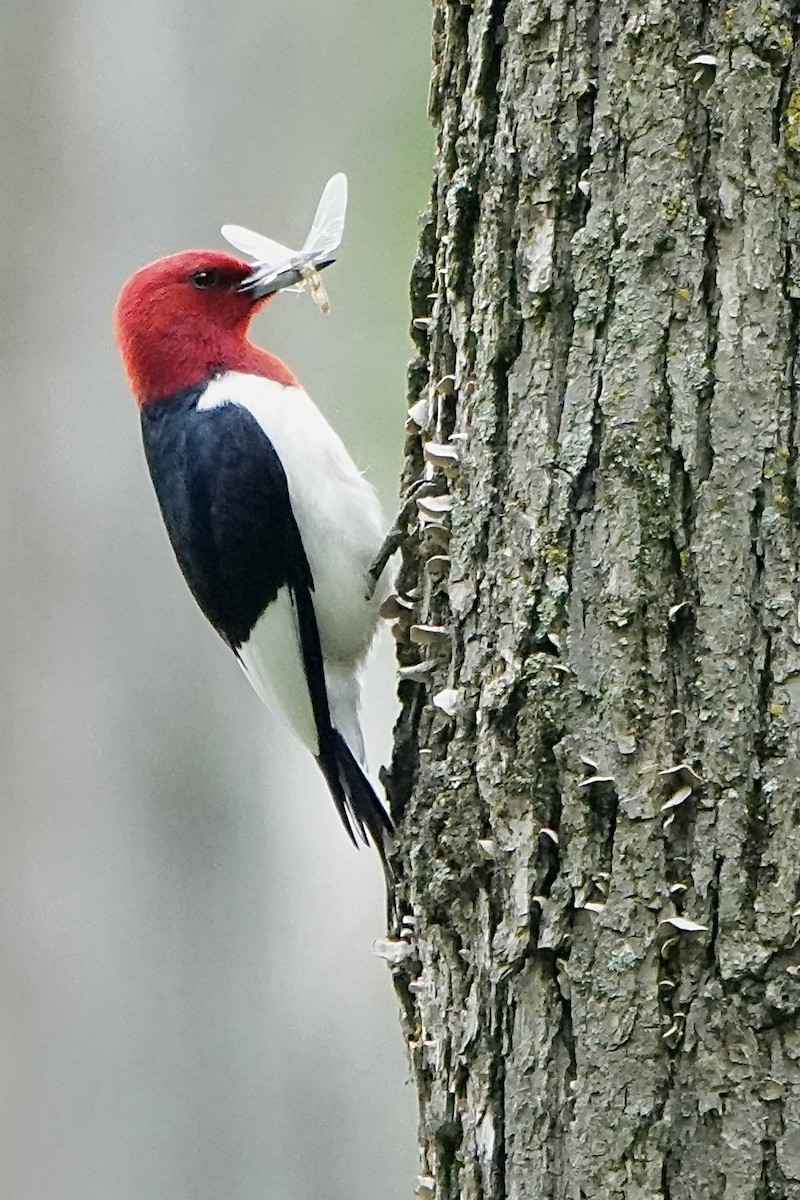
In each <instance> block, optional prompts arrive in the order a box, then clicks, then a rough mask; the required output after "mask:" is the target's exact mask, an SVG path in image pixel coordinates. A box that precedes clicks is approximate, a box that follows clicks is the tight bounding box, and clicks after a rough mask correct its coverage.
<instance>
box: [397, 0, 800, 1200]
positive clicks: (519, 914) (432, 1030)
mask: <svg viewBox="0 0 800 1200" xmlns="http://www.w3.org/2000/svg"><path fill="white" fill-rule="evenodd" d="M799 36H800V22H799V20H798V14H797V12H796V10H795V9H794V8H793V7H792V5H790V4H789V3H788V0H761V2H759V0H733V2H729V3H715V2H714V0H702V2H696V0H690V2H685V3H684V2H681V3H677V2H667V0H640V2H636V0H609V2H608V3H600V0H573V2H571V3H568V2H567V0H508V2H507V3H506V2H504V0H475V2H474V3H455V2H450V0H436V3H435V6H434V75H433V82H432V88H431V115H432V119H433V121H434V124H435V126H436V129H437V134H438V140H437V152H436V166H435V176H434V184H433V192H432V197H431V203H430V207H429V210H428V212H427V213H426V216H425V219H424V224H423V228H422V232H421V239H420V250H419V256H418V259H417V262H416V265H415V268H414V274H413V280H412V305H413V318H414V323H413V326H412V332H413V336H414V337H415V339H416V343H417V347H418V357H417V358H416V360H415V361H414V363H413V364H412V367H411V371H410V404H411V409H410V420H409V431H410V432H409V436H408V441H407V453H406V461H405V470H404V482H405V485H406V487H407V488H408V487H410V486H411V485H412V484H413V483H415V482H416V481H418V480H419V479H420V478H423V477H424V478H427V479H428V480H429V481H433V482H435V483H438V484H439V488H440V492H441V498H440V500H439V502H438V507H437V504H436V503H434V504H433V505H431V504H430V502H426V501H420V514H419V522H418V525H417V526H416V527H415V529H414V531H413V533H412V536H411V537H410V538H409V541H408V544H407V545H406V547H405V552H404V559H403V564H402V568H401V571H400V574H399V578H398V590H399V592H400V594H401V595H402V596H404V597H406V599H407V600H408V601H410V602H411V603H410V605H409V606H408V616H407V617H403V618H402V619H401V620H400V621H398V624H397V629H396V633H397V638H398V647H399V657H400V664H401V682H400V698H401V702H402V710H401V714H400V718H399V721H398V726H397V730H396V744H395V754H394V760H393V764H392V770H391V774H390V776H389V779H388V784H389V791H390V795H391V798H392V803H393V808H394V811H395V815H396V816H397V818H398V822H399V830H400V850H399V853H398V860H397V869H398V883H397V889H396V892H397V902H398V906H399V911H400V912H401V913H402V914H404V915H405V918H406V923H405V926H404V929H405V933H404V937H405V939H406V941H407V942H408V953H406V954H403V955H399V956H398V961H396V963H395V965H394V967H393V971H394V976H395V982H396V986H397V989H398V994H399V995H400V997H401V1000H402V1011H403V1020H404V1027H405V1031H406V1035H407V1038H408V1041H409V1047H410V1054H411V1061H412V1065H413V1069H414V1076H415V1080H416V1084H417V1088H418V1091H419V1099H420V1143H421V1153H422V1162H423V1165H422V1168H421V1170H422V1176H421V1182H420V1189H421V1190H420V1194H421V1195H429V1196H434V1195H435V1196H436V1197H439V1198H441V1200H451V1198H452V1200H454V1198H455V1197H459V1198H462V1197H463V1198H467V1197H469V1198H470V1200H472V1198H475V1200H477V1198H479V1197H483V1198H489V1197H498V1198H503V1197H508V1198H509V1200H512V1198H513V1200H529V1198H530V1200H533V1197H537V1198H541V1197H554V1198H555V1197H559V1198H560V1197H564V1198H565V1200H566V1198H567V1197H569V1198H573V1197H580V1196H586V1197H612V1196H613V1197H625V1198H626V1200H627V1198H631V1200H632V1198H634V1197H635V1198H636V1200H643V1198H645V1197H647V1198H650V1197H653V1198H655V1197H663V1198H665V1200H666V1198H667V1197H669V1198H670V1200H684V1198H685V1200H690V1198H691V1200H697V1198H698V1197H718V1196H719V1197H721V1196H724V1197H726V1200H734V1198H737V1200H738V1198H739V1197H757V1198H758V1200H766V1198H767V1197H775V1198H777V1197H798V1196H800V1018H799V1016H798V1013H799V1012H800V1008H799V1007H798V1006H799V1002H800V943H799V942H798V936H799V935H800V909H798V901H800V617H799V614H798V601H800V581H799V580H798V576H799V575H800V554H799V553H798V548H799V546H800V526H799V524H798V522H799V521H800V502H799V498H798V490H797V456H798V429H797V387H798V344H799V335H800V271H799V269H798V259H797V240H798V231H799V230H800V154H798V151H797V145H796V141H797V139H796V137H795V133H796V130H795V125H796V112H795V108H796V103H795V100H796V97H797V95H798V93H799V92H800V69H798V56H799V55H800V44H799V43H798V37H799Z"/></svg>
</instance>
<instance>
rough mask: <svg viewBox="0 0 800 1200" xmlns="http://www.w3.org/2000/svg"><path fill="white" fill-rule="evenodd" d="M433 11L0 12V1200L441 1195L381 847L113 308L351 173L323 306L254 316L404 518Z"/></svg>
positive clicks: (272, 6) (197, 5) (373, 741)
mask: <svg viewBox="0 0 800 1200" xmlns="http://www.w3.org/2000/svg"><path fill="white" fill-rule="evenodd" d="M428 27H429V12H428V9H427V6H425V5H423V4H419V3H399V2H397V0H338V2H337V3H331V0H292V3H283V4H278V3H276V2H275V0H266V2H265V0H257V2H256V0H247V2H242V3H237V4H230V5H222V4H218V3H212V2H211V0H192V3H191V4H189V3H175V2H174V0H141V2H138V3H137V4H135V5H134V4H122V3H109V2H108V0H106V2H105V3H102V2H101V0H83V2H81V0H70V2H69V3H56V2H55V0H51V2H50V3H46V2H45V3H39V4H27V3H23V0H11V2H10V3H9V2H8V0H7V3H6V4H5V5H4V6H3V14H2V17H1V18H0V31H1V32H2V37H0V93H1V100H0V102H1V104H2V108H1V109H0V111H2V114H3V119H2V125H1V126H0V155H1V156H2V171H0V211H1V212H2V215H3V217H4V220H3V222H2V240H3V265H4V287H3V289H2V314H3V319H2V322H1V323H0V339H2V341H1V343H0V346H1V349H0V354H1V355H2V371H3V381H4V385H3V396H2V418H3V420H2V440H1V441H0V488H2V504H1V505H0V564H2V568H1V574H0V596H1V602H2V613H3V621H2V625H0V639H1V640H0V649H1V651H2V672H1V673H0V688H2V696H1V697H0V706H1V707H0V714H1V715H2V720H1V721H0V745H1V753H0V1196H1V1197H2V1200H11V1198H13V1200H50V1198H54V1200H55V1198H57V1200H79V1198H80V1200H101V1198H102V1200H134V1198H135V1200H144V1198H148V1200H149V1198H153V1200H212V1198H213V1200H254V1198H256V1197H269V1198H270V1200H289V1198H292V1200H293V1198H295V1197H297V1198H300V1197H302V1198H303V1200H308V1198H311V1197H326V1198H330V1200H337V1198H338V1197H342V1198H343V1200H344V1198H345V1197H347V1200H360V1198H361V1197H363V1198H364V1200H367V1198H368V1197H369V1198H370V1200H373V1198H376V1197H380V1198H381V1200H392V1198H393V1197H400V1196H408V1195H410V1194H411V1191H412V1189H413V1176H414V1171H415V1165H416V1154H415V1149H416V1147H415V1143H416V1138H415V1134H414V1114H413V1098H412V1091H411V1089H410V1087H409V1086H408V1084H407V1083H406V1082H405V1080H406V1076H407V1072H406V1064H405V1056H404V1050H403V1046H402V1039H401V1035H400V1032H399V1028H398V1025H397V1020H396V1013H395V1002H394V998H393V994H392V992H391V987H390V983H389V979H388V975H387V974H386V971H385V968H384V965H383V964H382V963H380V962H379V961H378V960H377V959H374V958H373V956H372V955H371V953H370V943H371V941H372V939H373V938H374V937H376V936H379V935H380V934H381V933H382V931H383V925H382V920H383V903H382V883H381V877H380V870H379V867H378V864H377V861H376V860H375V858H374V856H371V855H370V854H368V853H366V852H363V851H362V852H361V853H356V852H355V851H353V850H352V848H351V847H350V846H349V845H348V843H347V841H346V839H345V836H344V833H343V831H342V830H341V828H340V827H339V826H338V822H337V818H336V815H335V813H334V811H333V807H332V805H331V803H330V801H329V799H328V797H327V795H326V793H325V789H324V785H323V783H322V782H321V779H320V778H318V776H317V774H316V770H315V768H314V767H313V764H311V763H309V762H307V761H306V760H305V759H304V758H303V757H302V755H301V754H298V753H295V750H294V747H293V746H292V745H291V743H290V741H289V739H288V736H287V735H285V734H284V732H283V731H282V730H281V729H280V728H279V727H276V726H274V725H273V723H272V722H271V720H270V718H269V716H268V714H267V713H266V712H265V710H264V709H262V708H261V706H260V705H259V704H258V702H257V700H256V698H255V696H254V695H253V694H252V693H251V692H250V690H249V688H248V686H247V684H246V682H245V680H244V678H243V676H240V674H239V672H238V671H237V669H236V667H235V664H234V662H233V661H232V659H231V657H230V655H229V654H228V653H227V651H226V650H225V648H224V647H223V646H222V644H221V643H219V642H218V641H217V640H216V639H215V637H214V635H213V634H212V633H211V631H210V630H209V629H208V628H207V627H206V626H205V625H204V622H203V619H202V618H201V616H200V615H199V613H198V612H197V611H196V610H195V608H194V605H193V602H192V600H191V597H190V596H189V593H188V591H187V590H186V588H185V586H184V585H183V582H182V580H181V579H180V576H179V574H178V571H177V568H176V567H175V565H174V563H173V561H172V558H171V554H170V552H169V549H168V546H167V544H166V539H165V535H164V533H163V530H162V528H161V523H160V518H159V516H158V513H157V510H156V505H155V501H154V498H153V496H152V494H151V488H150V484H149V481H148V479H147V476H146V471H145V467H144V462H143V458H142V453H141V447H140V442H139V431H138V422H137V414H136V410H135V406H134V404H133V402H132V401H131V399H130V397H129V395H128V394H127V389H126V386H125V383H124V380H123V377H122V372H121V368H120V366H119V363H118V360H117V356H116V352H115V349H114V347H113V345H112V340H111V325H110V320H111V309H112V306H113V303H114V299H115V296H116V293H117V291H118V289H119V287H120V285H121V284H122V282H123V281H124V279H125V278H126V277H127V276H128V275H129V274H130V273H131V272H132V271H133V270H135V269H136V268H137V267H138V266H140V265H141V264H142V263H143V262H145V261H148V260H149V259H152V258H155V257H158V256H159V255H161V254H164V253H170V252H172V251H175V250H179V249H185V248H189V247H192V246H203V245H209V246H216V247H220V248H221V247H222V242H221V239H220V237H219V233H218V229H219V226H220V224H221V223H222V222H223V221H234V222H239V223H242V224H245V225H250V226H252V227H253V228H256V229H259V230H261V231H263V232H264V233H267V234H270V235H272V236H274V237H277V238H278V239H280V240H285V241H287V242H289V243H292V242H299V241H300V240H302V238H303V236H304V235H305V233H306V231H307V228H308V224H309V222H310V220H311V216H312V215H313V211H314V206H315V204H316V201H317V198H318V196H319V193H320V190H321V188H322V185H323V184H324V182H325V180H326V179H327V178H328V176H329V175H331V174H332V173H333V172H334V171H336V170H345V171H346V172H347V173H348V175H349V177H350V184H351V208H350V215H349V222H348V228H347V233H346V242H345V248H344V251H343V255H342V259H341V262H340V263H339V264H338V265H337V267H335V268H334V269H333V270H332V271H330V272H329V273H328V278H327V280H326V282H327V283H328V285H329V290H330V293H331V298H332V302H333V312H332V314H331V316H330V317H329V318H327V319H323V318H322V317H320V316H319V315H318V314H317V312H316V310H315V309H314V307H313V305H312V304H311V303H310V301H309V300H308V298H307V297H294V296H286V297H283V298H281V299H280V300H279V301H277V302H276V303H275V304H274V305H273V306H271V308H270V309H269V310H268V311H267V312H266V313H264V314H263V316H261V317H260V318H259V320H258V324H257V327H256V329H255V336H256V340H259V341H261V342H262V344H266V345H268V346H269V347H270V349H272V350H274V351H276V352H278V353H279V354H281V355H283V356H284V357H285V358H286V359H287V360H288V361H289V362H290V364H291V365H292V366H293V367H294V368H295V370H296V371H297V373H298V374H299V375H300V377H301V379H302V381H303V382H304V383H305V385H306V387H307V388H308V390H309V391H310V393H311V395H312V396H313V397H314V398H315V399H316V401H317V403H318V404H319V405H320V407H321V408H322V409H323V411H324V412H326V414H327V415H328V416H329V418H330V419H331V421H332V422H333V423H334V424H335V425H336V427H337V428H338V429H339V430H340V431H341V432H342V434H343V435H344V436H345V439H346V440H347V441H348V443H349V444H350V446H351V448H352V450H353V453H354V456H355V457H356V459H357V461H359V463H360V464H361V465H363V466H364V467H365V468H366V469H367V470H368V473H369V476H370V478H371V479H372V480H373V481H374V482H375V483H376V484H377V485H378V486H379V488H380V490H381V493H382V496H383V498H384V501H385V505H386V508H387V510H390V509H391V508H392V506H393V494H394V488H395V477H396V473H397V467H398V463H399V456H400V448H401V439H402V424H403V397H404V368H405V362H406V359H407V357H408V354H409V344H408V342H407V340H406V336H405V329H406V327H407V319H408V318H407V301H406V292H407V283H406V281H407V277H408V272H409V268H410V263H411V258H412V255H413V249H414V242H415V234H416V214H417V212H418V210H419V209H420V208H422V206H423V204H424V202H425V198H426V192H427V188H428V177H429V164H430V158H431V145H430V138H429V134H428V129H427V122H426V118H425V104H426V90H427V82H428V73H429V50H428V44H429V28H428ZM379 659H380V662H379V665H378V668H377V669H375V670H373V671H372V672H371V674H370V679H369V683H368V697H367V706H368V710H369V720H368V727H367V734H368V741H369V747H370V757H371V760H372V763H373V766H374V767H377V765H378V763H379V762H380V761H381V759H383V758H385V756H386V753H387V750H388V745H389V738H390V727H391V721H392V717H393V711H394V709H393V705H394V698H393V683H392V678H391V659H390V651H389V649H388V647H385V646H384V649H383V652H382V657H381V656H380V655H379Z"/></svg>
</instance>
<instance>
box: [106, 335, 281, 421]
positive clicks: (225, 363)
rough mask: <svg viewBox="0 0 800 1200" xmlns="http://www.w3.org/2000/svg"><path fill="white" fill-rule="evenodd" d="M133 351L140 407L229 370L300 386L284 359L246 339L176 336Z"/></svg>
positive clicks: (131, 361) (132, 369) (129, 362)
mask: <svg viewBox="0 0 800 1200" xmlns="http://www.w3.org/2000/svg"><path fill="white" fill-rule="evenodd" d="M132 350H133V353H132V354H131V355H130V358H128V360H127V364H126V365H127V366H128V373H129V376H130V380H131V386H132V388H133V391H134V393H135V395H136V397H137V399H138V401H139V406H140V407H144V406H145V405H147V404H153V403H157V402H158V401H160V400H166V399H168V398H169V397H170V396H174V395H176V394H177V393H178V392H181V391H183V390H184V389H186V388H191V387H197V386H198V385H201V384H204V383H206V382H207V381H208V380H209V379H214V378H215V377H217V376H219V375H222V374H225V373H226V372H228V371H241V372H243V373H244V374H247V375H260V376H262V377H263V378H264V379H272V380H274V381H275V382H276V383H281V384H283V385H284V386H285V387H294V386H297V377H296V376H295V374H294V372H293V371H292V370H291V369H290V368H289V367H288V366H287V365H286V363H285V362H283V361H282V360H281V359H280V358H278V356H277V355H276V354H270V353H269V351H268V350H262V349H261V348H260V347H259V346H254V345H253V343H252V342H250V341H248V340H247V338H239V339H236V340H232V339H230V338H216V337H214V336H208V337H206V338H203V339H202V340H198V339H197V338H192V339H191V340H190V341H187V342H185V343H182V342H181V340H180V339H178V338H175V337H174V336H173V337H172V338H170V339H169V342H168V344H165V345H159V344H158V342H156V343H153V342H152V341H151V342H150V343H149V345H148V347H147V350H146V351H145V352H138V353H137V352H136V351H135V348H132Z"/></svg>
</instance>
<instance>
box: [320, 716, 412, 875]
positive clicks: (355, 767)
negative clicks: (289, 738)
mask: <svg viewBox="0 0 800 1200" xmlns="http://www.w3.org/2000/svg"><path fill="white" fill-rule="evenodd" d="M317 762H318V763H319V766H320V769H321V771H322V773H323V775H324V776H325V780H326V782H327V784H328V787H329V788H330V791H331V795H332V796H333V801H334V804H335V805H336V810H337V812H338V813H339V816H340V817H341V818H342V824H343V825H344V827H345V829H346V830H347V832H348V834H349V835H350V838H351V840H352V842H353V843H354V845H357V844H358V837H360V838H361V839H362V841H364V842H365V843H366V842H367V841H368V840H370V839H371V840H372V842H373V844H374V845H375V847H376V849H377V850H378V853H379V854H380V856H381V859H382V860H383V863H384V866H385V867H386V865H387V863H386V856H387V854H388V852H389V849H390V846H391V837H392V834H393V833H394V825H393V824H392V820H391V817H390V816H389V814H388V813H387V811H386V809H385V808H384V807H383V805H382V804H381V802H380V800H379V799H378V797H377V796H376V794H375V789H374V788H373V786H372V784H371V783H370V781H369V779H367V776H366V775H365V774H364V771H363V768H362V767H361V766H360V764H359V763H358V761H357V760H356V758H355V756H354V754H353V753H352V751H351V750H350V747H349V746H348V745H347V742H346V741H345V740H344V738H343V737H342V735H341V734H340V733H339V731H338V729H333V728H331V730H330V734H329V736H328V737H326V738H325V745H324V747H323V746H320V754H319V756H318V757H317Z"/></svg>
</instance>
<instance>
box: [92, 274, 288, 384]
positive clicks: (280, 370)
mask: <svg viewBox="0 0 800 1200" xmlns="http://www.w3.org/2000/svg"><path fill="white" fill-rule="evenodd" d="M251 274H252V267H251V266H249V265H248V264H247V263H244V262H241V261H240V260H239V259H237V258H233V257H232V256H231V255H229V254H222V253H220V252H218V251H215V250H188V251H185V252H184V253H182V254H172V255H170V256H169V258H160V259H158V260H157V261H156V262H153V263H150V264H148V266H146V267H142V268H141V270H139V271H137V272H136V274H135V275H132V276H131V278H130V279H129V280H128V282H127V283H126V284H125V286H124V287H123V289H122V291H121V292H120V295H119V299H118V300H117V305H116V308H115V311H114V330H115V334H116V339H117V342H118V344H119V348H120V352H121V354H122V360H123V362H124V364H125V370H126V372H127V375H128V379H129V381H130V385H131V390H132V391H133V393H134V395H135V396H136V398H137V400H138V402H139V404H140V405H145V404H148V403H150V402H151V401H154V400H162V399H165V398H166V397H168V396H173V395H175V394H176V393H177V392H179V391H180V390H181V389H183V388H186V387H191V386H194V385H197V384H200V383H203V382H205V381H207V380H209V379H212V378H213V377H214V376H215V375H219V374H221V373H223V372H225V371H246V372H249V373H251V374H253V375H262V376H265V377H267V378H269V379H274V380H276V381H277V382H279V383H284V384H286V385H292V384H295V383H296V382H297V381H296V379H295V377H294V375H293V374H292V372H291V371H290V370H289V368H288V367H287V366H286V365H285V364H284V363H282V362H281V361H280V359H278V358H276V357H275V356H274V355H272V354H268V353H267V352H266V351H265V350H261V349H259V348H258V347H257V346H254V345H253V344H252V342H250V341H249V339H248V337H247V329H248V326H249V324H250V320H251V318H252V317H253V314H254V313H255V312H256V311H257V310H258V309H259V308H261V307H262V306H263V305H264V304H266V303H267V302H268V301H269V300H271V299H272V296H273V295H274V291H271V292H267V291H265V289H263V288H261V287H259V286H258V285H257V284H256V285H253V284H250V283H248V280H249V277H250V275H251Z"/></svg>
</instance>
